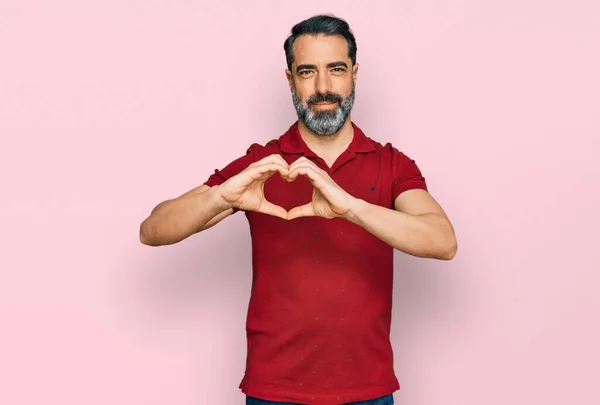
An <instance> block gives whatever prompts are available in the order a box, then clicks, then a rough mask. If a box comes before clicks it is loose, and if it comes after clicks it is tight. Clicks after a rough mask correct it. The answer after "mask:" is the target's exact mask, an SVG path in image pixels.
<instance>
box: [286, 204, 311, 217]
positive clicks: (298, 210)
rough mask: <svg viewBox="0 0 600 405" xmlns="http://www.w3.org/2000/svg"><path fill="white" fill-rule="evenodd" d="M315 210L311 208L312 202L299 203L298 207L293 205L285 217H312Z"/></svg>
mask: <svg viewBox="0 0 600 405" xmlns="http://www.w3.org/2000/svg"><path fill="white" fill-rule="evenodd" d="M315 215H316V214H315V211H314V209H313V205H312V203H308V204H304V205H300V206H299V207H294V208H292V209H291V210H289V212H288V213H287V219H288V220H291V219H296V218H301V217H314V216H315Z"/></svg>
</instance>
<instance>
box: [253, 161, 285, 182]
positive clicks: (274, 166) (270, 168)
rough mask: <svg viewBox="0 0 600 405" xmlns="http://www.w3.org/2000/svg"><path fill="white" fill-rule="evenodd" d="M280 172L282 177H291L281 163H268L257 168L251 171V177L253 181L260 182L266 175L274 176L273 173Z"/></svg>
mask: <svg viewBox="0 0 600 405" xmlns="http://www.w3.org/2000/svg"><path fill="white" fill-rule="evenodd" d="M276 172H279V173H280V174H281V175H282V176H286V177H287V176H288V175H289V172H290V171H289V169H288V168H287V167H285V166H284V165H282V164H281V163H266V164H263V165H260V166H255V167H252V168H250V169H249V173H250V176H251V177H252V179H253V180H258V179H259V178H261V177H263V175H265V174H269V175H272V174H273V173H276Z"/></svg>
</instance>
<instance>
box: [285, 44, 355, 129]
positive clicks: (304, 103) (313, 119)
mask: <svg viewBox="0 0 600 405" xmlns="http://www.w3.org/2000/svg"><path fill="white" fill-rule="evenodd" d="M292 51H293V53H294V63H293V64H292V70H291V71H289V70H286V75H287V77H288V81H289V84H290V89H291V91H292V100H293V102H294V106H295V107H296V112H297V113H298V119H300V120H301V121H302V122H303V123H304V124H305V125H306V126H307V127H308V129H310V130H311V131H312V132H314V133H315V134H317V135H322V136H327V135H333V134H335V133H337V132H338V131H339V130H340V129H341V128H342V126H343V125H344V122H346V119H347V118H348V116H349V115H350V111H351V110H352V106H353V104H354V86H355V82H356V74H357V71H358V64H355V65H354V66H352V61H351V60H350V58H349V57H348V43H347V42H346V39H344V37H342V36H339V35H336V36H330V35H318V36H313V35H301V36H300V37H298V38H297V39H296V41H295V42H294V46H293V48H292Z"/></svg>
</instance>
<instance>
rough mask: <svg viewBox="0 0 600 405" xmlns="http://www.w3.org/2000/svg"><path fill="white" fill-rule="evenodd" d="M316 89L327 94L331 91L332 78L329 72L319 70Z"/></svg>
mask: <svg viewBox="0 0 600 405" xmlns="http://www.w3.org/2000/svg"><path fill="white" fill-rule="evenodd" d="M315 90H316V92H317V93H320V94H327V93H329V92H330V91H331V79H330V77H329V75H328V74H327V73H322V72H319V73H318V74H317V80H315Z"/></svg>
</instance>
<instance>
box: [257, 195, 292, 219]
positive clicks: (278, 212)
mask: <svg viewBox="0 0 600 405" xmlns="http://www.w3.org/2000/svg"><path fill="white" fill-rule="evenodd" d="M256 212H260V213H262V214H267V215H272V216H274V217H279V218H282V219H286V218H287V214H288V212H287V211H286V210H285V209H284V208H283V207H280V206H279V205H275V204H273V203H271V202H269V201H267V200H266V199H263V201H262V203H261V204H260V207H258V209H257V210H256Z"/></svg>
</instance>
